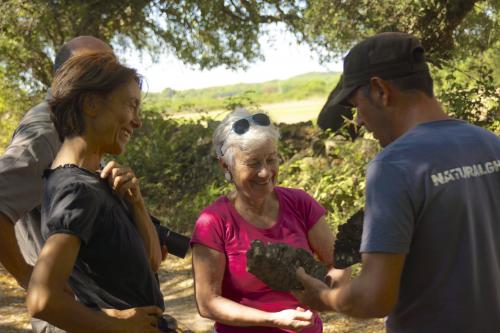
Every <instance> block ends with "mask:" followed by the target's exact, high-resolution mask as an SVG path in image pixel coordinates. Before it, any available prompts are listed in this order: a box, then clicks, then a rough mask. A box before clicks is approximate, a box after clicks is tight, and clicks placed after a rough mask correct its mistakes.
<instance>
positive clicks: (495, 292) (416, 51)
mask: <svg viewBox="0 0 500 333" xmlns="http://www.w3.org/2000/svg"><path fill="white" fill-rule="evenodd" d="M332 103H334V104H347V105H351V106H352V107H355V108H356V109H357V118H358V123H360V124H362V125H364V126H365V127H366V128H367V129H368V130H369V131H372V132H373V135H374V137H375V138H377V139H378V141H379V142H380V144H381V145H382V146H383V147H385V149H384V150H383V151H382V152H381V153H379V154H378V155H377V156H376V157H375V158H374V159H373V161H371V163H370V164H369V166H368V170H367V176H366V177H367V178H366V204H365V219H364V229H363V237H362V244H361V250H360V251H361V253H362V271H361V273H360V275H359V276H358V277H356V278H353V279H350V277H349V272H347V271H346V272H344V273H342V272H337V273H338V275H339V276H338V279H337V281H336V282H335V285H334V288H333V289H330V288H329V287H328V286H326V285H325V284H324V283H322V282H321V281H319V280H315V279H313V278H312V277H310V276H308V275H307V274H305V273H304V271H303V270H302V269H299V270H298V272H297V275H298V278H299V279H300V280H301V281H302V282H303V284H304V286H305V291H304V292H303V293H297V297H299V298H300V299H301V300H302V301H303V302H304V303H305V304H309V305H310V306H311V307H313V308H318V309H330V310H334V311H337V312H342V313H345V314H348V315H351V316H354V317H361V318H369V317H384V316H387V315H388V317H387V321H386V327H387V331H388V332H397V333H399V332H405V333H406V332H440V333H441V332H453V333H460V332H500V138H499V137H498V136H496V135H495V134H493V133H491V132H488V131H486V130H484V129H482V128H480V127H476V126H473V125H470V124H468V123H466V122H463V121H459V120H455V119H451V118H449V117H448V116H447V115H446V114H445V113H444V111H443V110H442V107H441V105H440V104H439V102H438V101H437V100H436V99H435V97H434V94H433V87H432V78H431V76H430V74H429V70H428V67H427V64H426V62H425V58H424V49H423V48H422V46H421V44H420V42H419V41H418V40H417V39H416V38H414V37H413V36H411V35H408V34H404V33H383V34H378V35H376V36H373V37H371V38H368V39H366V40H364V41H362V42H360V43H359V44H357V45H356V46H354V47H353V48H352V49H351V51H350V52H349V54H348V55H347V56H346V58H345V60H344V73H343V82H342V88H341V89H339V90H338V93H337V94H336V96H335V97H334V98H333V99H332Z"/></svg>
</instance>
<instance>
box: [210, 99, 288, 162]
mask: <svg viewBox="0 0 500 333" xmlns="http://www.w3.org/2000/svg"><path fill="white" fill-rule="evenodd" d="M259 113H260V112H259ZM252 114H254V113H250V112H249V111H248V110H246V109H243V108H236V109H235V110H234V111H233V112H231V113H229V114H228V115H227V116H226V117H225V118H224V119H223V120H222V122H221V123H220V124H219V126H217V128H216V129H215V131H214V137H213V145H214V149H215V154H216V155H217V158H218V159H222V160H223V161H224V162H225V163H226V164H228V165H229V166H230V167H232V166H233V164H234V152H235V148H239V149H240V150H243V151H245V150H246V151H248V150H252V149H253V148H254V147H255V146H257V145H258V144H260V143H262V142H264V141H266V140H269V139H270V140H272V141H273V142H274V143H276V144H277V143H278V139H279V137H280V133H279V130H278V128H276V126H274V124H273V123H272V121H271V124H270V125H269V126H258V125H255V123H253V122H250V128H249V129H248V131H247V132H245V133H243V134H241V135H240V134H237V133H235V132H234V131H233V130H232V128H233V124H234V122H236V121H238V120H240V119H242V118H247V117H250V116H251V115H252Z"/></svg>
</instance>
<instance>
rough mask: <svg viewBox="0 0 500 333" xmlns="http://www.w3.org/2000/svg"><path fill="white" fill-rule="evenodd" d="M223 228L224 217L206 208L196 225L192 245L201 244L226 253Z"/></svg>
mask: <svg viewBox="0 0 500 333" xmlns="http://www.w3.org/2000/svg"><path fill="white" fill-rule="evenodd" d="M223 230H224V228H223V221H222V218H221V217H220V216H219V215H218V214H217V213H216V212H214V211H211V210H204V211H203V212H202V213H201V214H200V216H199V217H198V220H197V221H196V224H195V226H194V231H193V235H192V236H191V242H190V244H191V247H192V246H193V245H194V244H200V245H204V246H206V247H209V248H211V249H214V250H217V251H219V252H222V253H224V232H223Z"/></svg>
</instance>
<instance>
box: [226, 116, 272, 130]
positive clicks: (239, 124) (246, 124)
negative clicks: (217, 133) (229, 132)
mask: <svg viewBox="0 0 500 333" xmlns="http://www.w3.org/2000/svg"><path fill="white" fill-rule="evenodd" d="M250 121H251V122H253V123H254V124H257V125H259V126H269V125H270V124H271V120H270V119H269V116H268V115H267V114H265V113H256V114H253V115H251V116H248V117H245V118H241V119H238V120H236V121H235V122H234V123H233V127H232V129H233V131H234V133H236V134H239V135H242V134H244V133H246V132H248V129H249V128H250Z"/></svg>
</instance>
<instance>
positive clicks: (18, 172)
mask: <svg viewBox="0 0 500 333" xmlns="http://www.w3.org/2000/svg"><path fill="white" fill-rule="evenodd" d="M60 145H61V143H60V141H59V137H58V135H57V132H56V130H55V128H54V125H53V123H52V121H51V119H50V109H49V105H48V104H47V102H46V101H44V102H42V103H40V104H38V105H37V106H35V107H34V108H32V109H31V110H30V111H28V113H26V115H25V116H24V118H23V119H22V120H21V123H20V124H19V126H18V128H17V129H16V131H15V132H14V135H13V138H12V140H11V142H10V144H9V146H8V147H7V150H6V151H5V154H4V155H3V156H1V157H0V211H1V212H2V213H4V214H5V215H6V216H7V217H9V219H10V220H11V221H16V224H15V231H16V237H17V240H18V243H19V246H20V248H21V252H22V253H23V255H24V257H25V259H26V261H27V262H28V263H29V264H31V265H34V264H35V262H36V259H37V258H38V254H39V253H40V250H41V248H42V245H43V239H42V235H41V232H40V201H41V197H42V174H43V170H45V169H47V168H48V167H49V166H50V164H51V163H52V161H53V160H54V157H55V155H56V154H57V151H58V150H59V147H60Z"/></svg>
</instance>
